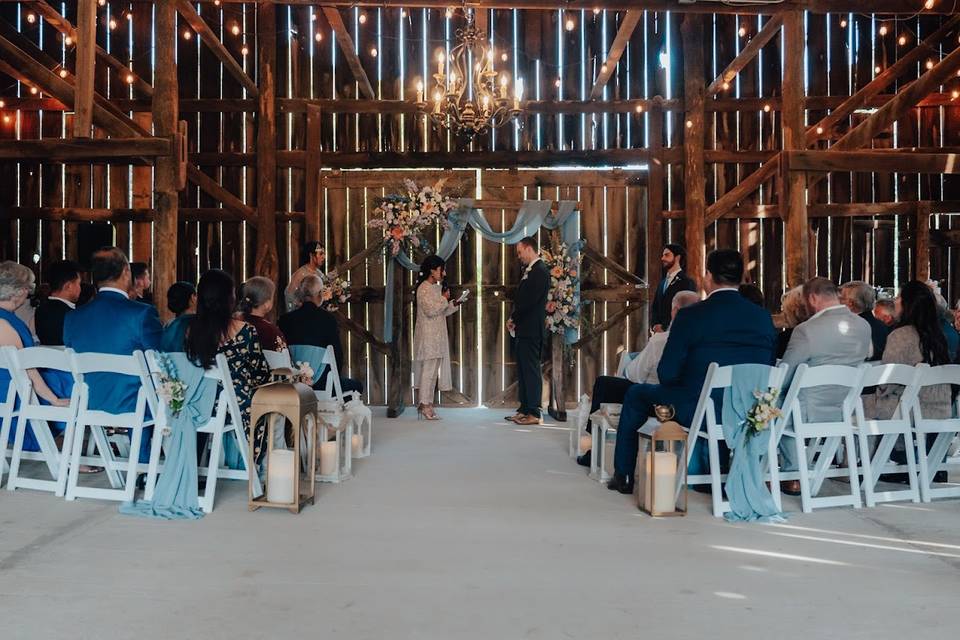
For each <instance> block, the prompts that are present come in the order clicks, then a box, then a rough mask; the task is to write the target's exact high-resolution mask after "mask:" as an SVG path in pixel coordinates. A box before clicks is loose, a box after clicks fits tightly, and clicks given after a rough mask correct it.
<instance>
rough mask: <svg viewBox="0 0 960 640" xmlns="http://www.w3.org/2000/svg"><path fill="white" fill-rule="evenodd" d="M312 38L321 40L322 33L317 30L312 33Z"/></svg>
mask: <svg viewBox="0 0 960 640" xmlns="http://www.w3.org/2000/svg"><path fill="white" fill-rule="evenodd" d="M313 39H314V40H316V41H317V42H320V41H321V40H323V34H322V33H320V32H319V31H317V32H316V33H315V34H314V35H313Z"/></svg>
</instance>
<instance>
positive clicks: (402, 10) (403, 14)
mask: <svg viewBox="0 0 960 640" xmlns="http://www.w3.org/2000/svg"><path fill="white" fill-rule="evenodd" d="M400 17H401V18H406V17H407V10H406V9H400Z"/></svg>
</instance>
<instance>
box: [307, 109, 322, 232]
mask: <svg viewBox="0 0 960 640" xmlns="http://www.w3.org/2000/svg"><path fill="white" fill-rule="evenodd" d="M304 185H305V186H304V188H305V189H306V198H305V201H304V211H305V213H306V219H305V220H306V225H305V226H306V229H305V237H304V240H305V241H310V240H322V239H323V237H322V236H323V234H322V226H321V224H320V209H321V204H322V202H323V186H322V184H321V182H320V107H318V106H316V105H309V106H307V170H306V176H305V180H304Z"/></svg>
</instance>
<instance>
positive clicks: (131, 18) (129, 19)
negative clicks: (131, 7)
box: [127, 12, 133, 22]
mask: <svg viewBox="0 0 960 640" xmlns="http://www.w3.org/2000/svg"><path fill="white" fill-rule="evenodd" d="M132 20H133V12H131V13H128V14H127V22H130V21H132Z"/></svg>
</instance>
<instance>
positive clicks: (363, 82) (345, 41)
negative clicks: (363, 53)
mask: <svg viewBox="0 0 960 640" xmlns="http://www.w3.org/2000/svg"><path fill="white" fill-rule="evenodd" d="M320 9H321V11H323V15H324V17H326V19H327V22H329V23H330V28H331V29H333V32H334V34H335V35H336V36H337V43H338V44H339V45H340V49H341V50H342V51H343V55H344V57H345V58H346V59H347V65H348V66H349V67H350V71H352V72H353V77H354V78H355V79H356V81H357V84H358V85H359V87H360V92H361V93H362V94H363V95H364V96H366V97H367V98H369V99H371V100H375V99H376V97H377V94H376V93H375V92H374V90H373V85H371V84H370V79H369V78H368V77H367V72H366V71H364V70H363V64H361V62H360V58H359V57H358V56H357V51H356V46H355V45H354V43H353V37H352V36H351V35H350V31H349V30H348V29H347V25H346V24H344V22H343V17H342V16H341V15H340V10H339V9H337V8H336V7H331V6H326V7H320Z"/></svg>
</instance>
